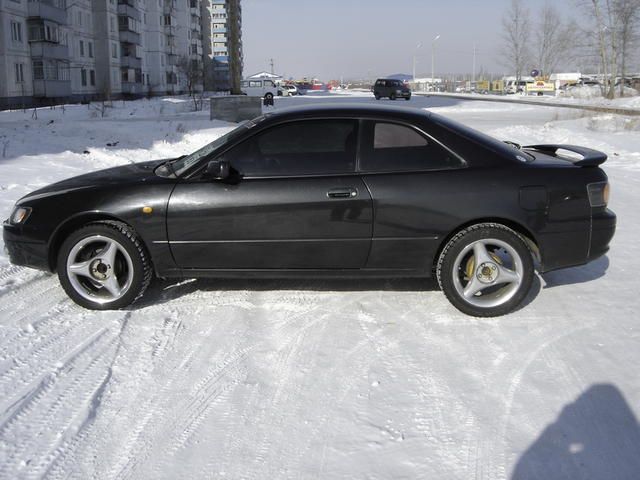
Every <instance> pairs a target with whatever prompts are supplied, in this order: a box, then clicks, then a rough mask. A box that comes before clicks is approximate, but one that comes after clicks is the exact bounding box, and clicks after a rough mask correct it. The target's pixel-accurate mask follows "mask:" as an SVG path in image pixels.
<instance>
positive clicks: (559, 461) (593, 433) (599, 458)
mask: <svg viewBox="0 0 640 480" xmlns="http://www.w3.org/2000/svg"><path fill="white" fill-rule="evenodd" d="M639 476H640V425H639V424H638V420H637V418H636V417H635V415H634V413H633V411H632V410H631V408H630V407H629V405H628V403H627V402H626V400H625V398H624V396H623V395H622V392H620V390H619V389H618V388H616V387H615V386H614V385H611V384H596V385H593V386H591V387H590V388H589V389H588V390H586V391H585V392H584V393H582V394H581V395H580V396H579V397H578V398H577V399H576V400H575V401H574V402H573V403H570V404H568V405H566V406H565V407H564V408H563V409H562V411H561V412H560V415H559V416H558V418H557V419H556V421H555V422H553V423H552V424H551V425H549V426H548V427H547V428H545V430H544V431H543V432H542V433H541V434H540V436H539V437H538V439H537V440H536V441H535V442H534V443H533V444H532V445H531V446H530V447H529V448H528V449H527V450H526V451H525V452H524V454H522V456H521V457H520V458H519V460H518V462H517V464H516V465H515V468H514V470H513V472H512V475H511V480H537V479H540V480H573V479H581V478H582V479H587V478H592V479H608V480H618V479H620V480H622V479H629V480H631V479H637V478H639Z"/></svg>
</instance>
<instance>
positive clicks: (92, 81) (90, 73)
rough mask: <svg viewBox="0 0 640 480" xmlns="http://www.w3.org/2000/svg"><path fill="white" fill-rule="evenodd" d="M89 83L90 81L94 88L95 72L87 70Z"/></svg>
mask: <svg viewBox="0 0 640 480" xmlns="http://www.w3.org/2000/svg"><path fill="white" fill-rule="evenodd" d="M89 81H90V83H91V86H92V87H95V86H96V71H95V70H89Z"/></svg>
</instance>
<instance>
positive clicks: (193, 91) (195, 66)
mask: <svg viewBox="0 0 640 480" xmlns="http://www.w3.org/2000/svg"><path fill="white" fill-rule="evenodd" d="M176 66H177V67H178V71H179V72H180V73H182V75H184V76H185V78H186V80H187V91H188V92H189V96H190V97H191V98H192V99H193V104H194V108H195V110H196V111H198V110H199V109H200V108H199V102H198V96H197V92H198V90H199V88H198V87H202V82H203V81H204V67H203V64H202V62H201V61H199V60H195V59H190V58H189V57H188V56H187V55H184V56H182V57H180V58H179V59H178V63H177V64H176Z"/></svg>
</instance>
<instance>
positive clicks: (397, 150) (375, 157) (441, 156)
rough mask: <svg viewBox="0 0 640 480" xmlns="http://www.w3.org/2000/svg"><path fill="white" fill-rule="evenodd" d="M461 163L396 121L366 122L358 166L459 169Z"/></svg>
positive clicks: (372, 168)
mask: <svg viewBox="0 0 640 480" xmlns="http://www.w3.org/2000/svg"><path fill="white" fill-rule="evenodd" d="M462 166H463V162H462V161H461V160H460V159H459V158H458V157H456V156H455V155H454V154H452V153H451V152H449V151H448V150H447V149H445V148H444V147H442V146H441V145H439V144H438V143H436V142H435V141H433V140H432V139H430V138H428V137H426V136H425V135H424V134H422V133H421V132H418V131H417V130H415V129H413V128H411V127H409V126H407V125H400V124H397V123H387V122H378V121H376V122H367V125H366V128H365V144H364V148H363V151H362V155H361V159H360V169H361V170H363V171H365V172H408V171H422V170H440V169H445V168H459V167H462Z"/></svg>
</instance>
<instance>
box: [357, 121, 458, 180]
mask: <svg viewBox="0 0 640 480" xmlns="http://www.w3.org/2000/svg"><path fill="white" fill-rule="evenodd" d="M362 120H363V121H364V122H366V121H370V122H371V123H373V124H374V125H375V122H381V123H391V124H395V125H400V126H403V127H407V128H410V129H412V130H414V131H415V132H416V133H418V134H419V135H422V136H424V137H426V138H427V140H428V141H432V142H433V143H435V144H436V145H439V146H440V147H441V148H443V149H445V150H446V151H447V152H449V153H450V154H452V155H453V156H454V157H456V158H457V159H458V160H459V161H460V163H461V165H460V166H458V167H451V168H420V169H412V170H385V171H378V170H364V169H362V168H361V165H360V155H358V162H357V163H356V169H357V171H358V172H359V173H366V174H367V175H369V174H389V173H411V172H416V173H418V172H436V171H444V170H447V171H448V170H460V169H463V168H468V167H469V162H467V161H466V160H465V159H464V158H463V157H462V156H461V155H459V154H458V153H456V152H455V151H454V150H452V149H451V148H449V147H447V146H446V145H445V144H444V143H442V142H441V141H439V140H438V139H436V138H435V137H433V136H432V135H429V134H428V133H427V132H425V131H424V130H422V129H421V128H419V127H417V126H416V125H413V124H411V123H407V122H405V121H402V120H397V119H395V118H394V119H391V120H389V119H388V118H383V117H365V118H362ZM364 131H365V125H364V124H362V125H361V128H360V134H361V135H362V141H360V142H358V154H360V148H361V145H362V143H364V140H365V138H364V135H363V132H364ZM372 134H375V132H374V131H372ZM371 141H372V142H373V136H372V137H371ZM371 150H372V151H373V143H372V144H371Z"/></svg>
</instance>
